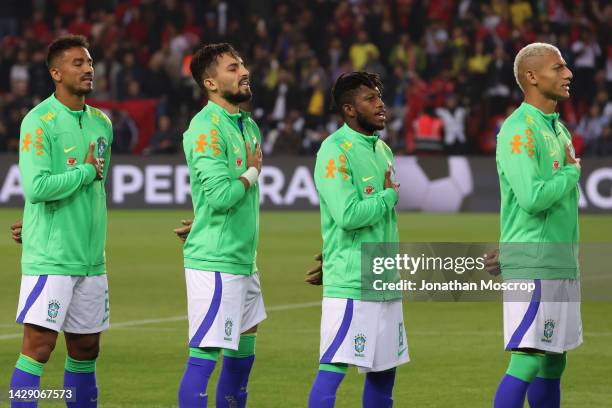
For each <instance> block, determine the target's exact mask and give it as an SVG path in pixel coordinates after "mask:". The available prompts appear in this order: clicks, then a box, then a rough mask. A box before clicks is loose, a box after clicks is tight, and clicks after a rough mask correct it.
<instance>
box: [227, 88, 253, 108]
mask: <svg viewBox="0 0 612 408" xmlns="http://www.w3.org/2000/svg"><path fill="white" fill-rule="evenodd" d="M221 96H222V97H223V99H225V100H226V101H228V102H229V103H231V104H232V105H240V104H241V103H243V102H248V101H250V100H251V97H252V96H253V93H252V92H251V90H250V89H249V90H247V91H245V92H240V91H238V92H235V93H232V92H223V93H222V94H221Z"/></svg>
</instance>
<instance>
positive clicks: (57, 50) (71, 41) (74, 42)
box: [47, 34, 89, 68]
mask: <svg viewBox="0 0 612 408" xmlns="http://www.w3.org/2000/svg"><path fill="white" fill-rule="evenodd" d="M73 47H83V48H89V43H88V42H87V38H85V37H84V36H82V35H74V34H70V35H64V36H61V37H58V38H56V39H55V40H54V41H53V42H52V43H51V44H49V49H48V51H47V67H49V68H51V65H52V64H53V61H54V60H55V59H56V58H57V57H59V56H60V55H61V54H62V52H64V51H66V50H68V49H70V48H73Z"/></svg>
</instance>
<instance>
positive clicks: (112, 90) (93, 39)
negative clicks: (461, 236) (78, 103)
mask: <svg viewBox="0 0 612 408" xmlns="http://www.w3.org/2000/svg"><path fill="white" fill-rule="evenodd" d="M611 32H612V4H611V3H610V2H609V1H606V0H592V1H580V0H532V1H522V0H509V1H508V0H490V1H471V0H421V1H418V0H292V1H283V0H258V1H247V0H228V1H220V0H218V1H215V0H211V1H195V0H193V1H178V0H114V1H113V0H71V1H69V2H68V1H65V0H48V1H44V0H21V1H17V0H3V1H2V2H0V44H1V46H0V151H16V150H17V147H18V135H19V124H20V122H21V119H22V118H23V116H24V115H25V113H27V111H28V110H29V109H30V108H32V106H34V105H35V104H37V103H38V102H40V101H41V100H42V99H44V98H46V97H47V96H48V95H49V94H50V93H51V92H52V90H53V84H52V83H51V80H50V78H49V75H48V72H47V68H46V66H45V61H44V60H45V54H46V46H47V45H48V44H49V42H50V41H52V40H53V39H54V38H55V37H57V36H59V35H61V34H65V33H74V34H82V35H85V36H87V37H88V39H89V41H90V44H91V46H90V51H91V53H92V56H93V58H94V64H95V65H94V67H95V90H94V92H93V93H92V94H91V95H90V100H92V101H94V102H95V101H96V100H97V101H118V102H125V101H136V100H142V99H155V100H156V101H158V103H157V104H156V108H155V113H154V116H155V118H154V120H155V132H154V133H153V135H152V136H151V137H150V139H149V140H148V141H147V143H146V147H145V148H144V150H142V149H141V151H139V153H142V154H172V153H175V152H177V151H180V150H181V134H182V132H183V131H184V129H186V127H187V124H188V121H189V119H190V117H191V116H193V115H194V114H195V113H196V112H197V111H198V110H199V109H201V107H202V106H203V104H204V103H205V96H204V95H203V94H202V92H201V91H200V90H199V89H198V88H197V86H196V85H195V83H194V81H193V80H192V79H191V75H190V72H189V62H190V55H191V53H192V52H193V50H194V49H195V48H196V47H198V46H199V45H201V44H202V43H210V42H220V41H225V42H229V43H231V44H233V45H234V47H235V48H236V49H237V50H239V52H240V53H241V55H242V56H243V58H244V60H245V62H246V63H247V66H248V68H249V69H250V72H251V86H252V89H253V94H254V97H253V100H252V101H251V103H250V106H248V107H246V108H247V109H248V110H250V111H251V112H252V113H253V115H254V117H255V118H256V120H257V122H258V124H259V126H260V128H261V129H262V134H263V135H264V144H263V148H264V152H265V153H266V154H313V153H314V152H316V150H317V149H318V146H319V145H320V143H321V141H322V140H323V139H324V138H325V137H326V136H327V135H329V134H330V133H331V132H333V131H334V130H335V129H336V128H337V127H338V126H339V124H340V118H339V117H338V115H337V114H336V113H335V112H334V110H333V107H332V106H331V105H330V99H331V98H330V88H331V85H332V84H333V82H334V80H335V79H336V78H337V77H338V75H339V74H340V73H342V72H345V71H350V70H367V71H372V72H377V73H378V74H379V75H380V76H381V77H382V79H383V83H384V87H385V89H384V100H385V103H386V105H387V111H388V115H387V116H388V118H389V122H388V125H387V128H386V129H385V130H384V131H383V132H381V136H382V137H383V138H385V139H386V140H387V141H388V143H389V145H390V146H391V147H392V148H393V149H394V150H395V151H396V152H399V153H427V154H445V153H449V154H457V153H461V154H463V153H465V154H490V153H492V152H493V151H494V149H495V135H496V134H497V131H498V129H499V127H500V124H501V122H502V121H503V119H504V118H505V117H506V116H507V115H508V113H509V112H511V111H512V110H513V109H514V108H516V107H517V106H518V104H520V102H521V100H522V94H521V93H520V90H519V88H518V86H517V85H516V84H515V82H514V76H513V72H512V64H513V59H514V55H515V54H516V52H517V51H518V50H519V49H520V48H521V47H523V46H524V45H526V44H528V43H531V42H534V41H543V42H549V43H552V44H555V45H557V46H558V47H559V49H560V50H561V52H562V55H563V57H564V58H565V59H566V61H567V63H568V64H569V66H570V68H571V69H572V71H573V74H574V79H573V82H572V86H571V93H572V99H571V100H570V101H566V102H563V103H561V104H560V106H559V111H560V113H561V116H562V119H563V120H564V122H565V123H566V124H567V126H568V127H569V128H570V130H571V131H572V133H573V135H574V142H575V144H576V146H577V150H578V151H579V153H583V154H592V155H605V154H612V134H611V125H610V123H611V118H612V102H610V94H611V93H612V42H611V41H610V39H611V37H610V35H611V34H610V33H611ZM111 119H112V120H113V124H114V129H115V133H116V135H115V139H116V146H113V148H114V151H115V152H124V153H127V152H133V151H134V150H135V146H136V144H137V141H138V138H139V134H138V132H139V129H138V126H137V124H136V123H135V122H134V120H133V118H131V117H130V115H129V114H127V113H126V112H124V111H122V110H120V109H114V110H112V111H111ZM151 120H153V118H151Z"/></svg>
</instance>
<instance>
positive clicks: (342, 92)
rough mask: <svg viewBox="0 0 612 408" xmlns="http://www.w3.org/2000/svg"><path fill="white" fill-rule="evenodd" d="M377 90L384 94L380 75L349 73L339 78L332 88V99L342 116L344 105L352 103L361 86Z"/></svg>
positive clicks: (363, 72) (358, 72) (361, 72)
mask: <svg viewBox="0 0 612 408" xmlns="http://www.w3.org/2000/svg"><path fill="white" fill-rule="evenodd" d="M362 85H363V86H365V87H367V88H371V89H376V88H378V91H379V92H380V93H382V91H383V86H382V82H381V81H380V77H379V76H378V74H373V73H370V72H365V71H356V72H347V73H344V74H342V75H340V76H339V77H338V79H337V80H336V83H335V84H334V86H333V88H332V99H333V102H334V107H335V108H336V110H337V111H338V112H339V113H340V114H342V105H344V104H345V103H352V101H353V98H354V97H355V93H356V92H357V90H358V89H359V87H360V86H362Z"/></svg>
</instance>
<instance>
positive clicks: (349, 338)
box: [320, 298, 409, 371]
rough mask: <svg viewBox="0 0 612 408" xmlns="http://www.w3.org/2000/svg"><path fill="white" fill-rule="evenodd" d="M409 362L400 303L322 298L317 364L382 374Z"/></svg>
mask: <svg viewBox="0 0 612 408" xmlns="http://www.w3.org/2000/svg"><path fill="white" fill-rule="evenodd" d="M408 361H409V357H408V341H407V339H406V333H405V329H404V322H403V311H402V303H401V301H400V300H398V301H391V302H364V301H359V300H353V299H338V298H323V306H322V315H321V343H320V362H321V363H325V364H329V363H345V364H351V365H355V366H358V367H360V368H362V369H363V370H362V371H384V370H388V369H390V368H393V367H396V366H398V365H400V364H403V363H406V362H408Z"/></svg>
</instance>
